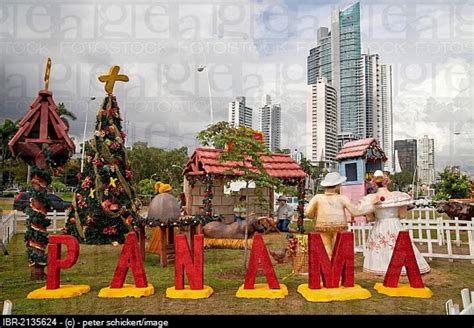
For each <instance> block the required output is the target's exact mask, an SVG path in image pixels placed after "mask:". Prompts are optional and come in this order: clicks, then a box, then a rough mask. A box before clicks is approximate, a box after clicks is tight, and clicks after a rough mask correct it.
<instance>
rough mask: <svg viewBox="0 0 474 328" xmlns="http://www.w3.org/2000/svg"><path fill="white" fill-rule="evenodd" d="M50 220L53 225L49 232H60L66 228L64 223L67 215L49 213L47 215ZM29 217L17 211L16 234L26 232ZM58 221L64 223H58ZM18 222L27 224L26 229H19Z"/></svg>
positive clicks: (54, 212)
mask: <svg viewBox="0 0 474 328" xmlns="http://www.w3.org/2000/svg"><path fill="white" fill-rule="evenodd" d="M47 216H48V219H50V220H51V225H50V226H49V227H48V232H59V231H61V229H62V228H63V227H64V221H65V219H66V213H65V212H56V211H53V212H48V214H47ZM27 218H28V216H27V215H26V214H25V213H23V212H19V211H15V222H16V223H15V227H16V231H15V233H25V232H26V219H27ZM58 221H62V222H60V223H58ZM17 222H25V224H24V227H23V226H21V227H17Z"/></svg>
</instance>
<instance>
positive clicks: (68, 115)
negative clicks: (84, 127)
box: [58, 103, 77, 128]
mask: <svg viewBox="0 0 474 328" xmlns="http://www.w3.org/2000/svg"><path fill="white" fill-rule="evenodd" d="M58 115H59V117H61V120H63V122H64V124H66V126H67V127H68V128H69V120H68V119H71V120H73V121H75V120H76V119H77V116H76V114H74V113H73V112H71V111H69V110H68V109H67V108H66V105H64V103H59V104H58Z"/></svg>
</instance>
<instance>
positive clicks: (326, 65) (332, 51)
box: [308, 2, 366, 138]
mask: <svg viewBox="0 0 474 328" xmlns="http://www.w3.org/2000/svg"><path fill="white" fill-rule="evenodd" d="M360 56H361V40H360V5H359V3H358V2H357V3H355V4H353V5H351V6H349V7H347V8H345V9H343V10H336V11H334V12H333V13H332V17H331V31H329V30H328V28H327V27H321V28H319V29H318V33H317V45H316V47H315V48H313V49H311V50H310V54H309V56H308V84H309V85H312V84H316V83H317V81H318V79H319V78H321V77H325V78H326V80H327V83H328V84H329V85H331V86H332V87H333V88H334V89H335V90H336V93H337V108H338V111H337V112H338V133H343V134H347V133H350V134H354V135H357V136H358V137H359V138H365V135H366V134H365V124H366V123H365V109H364V108H362V105H361V101H360V100H361V81H360Z"/></svg>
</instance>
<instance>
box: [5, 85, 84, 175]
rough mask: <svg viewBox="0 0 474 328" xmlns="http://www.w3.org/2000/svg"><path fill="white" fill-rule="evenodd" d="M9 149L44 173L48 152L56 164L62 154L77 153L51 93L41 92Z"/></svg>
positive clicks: (47, 91)
mask: <svg viewBox="0 0 474 328" xmlns="http://www.w3.org/2000/svg"><path fill="white" fill-rule="evenodd" d="M43 145H47V146H46V147H43ZM8 146H9V147H10V150H11V151H12V153H13V155H14V156H16V155H18V156H19V157H20V158H22V159H23V160H24V161H25V162H27V163H28V164H30V165H37V166H38V167H41V168H43V169H45V168H46V156H45V151H46V150H48V151H49V152H50V153H51V155H52V159H53V160H54V158H55V157H57V156H58V155H59V154H63V153H65V152H74V149H75V146H74V142H73V141H72V140H71V139H70V138H69V136H68V127H67V126H66V124H64V122H63V121H62V119H61V118H60V117H59V115H58V113H57V106H56V104H55V103H54V100H53V93H52V92H51V91H49V90H40V91H39V93H38V96H37V97H36V99H35V100H34V101H33V103H32V104H31V105H30V109H29V111H28V112H27V113H26V115H25V116H24V117H23V119H22V120H21V121H20V124H19V129H18V132H17V133H16V134H15V135H14V136H13V138H12V139H11V140H10V142H9V143H8Z"/></svg>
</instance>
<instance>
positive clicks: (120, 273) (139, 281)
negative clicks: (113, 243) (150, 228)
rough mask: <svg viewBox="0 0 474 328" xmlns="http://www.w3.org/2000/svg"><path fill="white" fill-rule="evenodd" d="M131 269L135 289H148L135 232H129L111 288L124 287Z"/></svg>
mask: <svg viewBox="0 0 474 328" xmlns="http://www.w3.org/2000/svg"><path fill="white" fill-rule="evenodd" d="M129 268H130V269H131V270H132V274H133V279H134V281H135V287H137V288H145V287H147V286H148V281H147V278H146V273H145V268H144V266H143V260H142V256H141V252H140V247H139V246H138V239H137V235H136V234H135V232H129V233H128V234H127V236H126V237H125V244H124V245H123V248H122V253H120V257H119V261H118V263H117V268H116V269H115V273H114V276H113V278H112V282H111V283H110V288H122V287H123V284H124V282H125V278H126V277H127V273H128V269H129Z"/></svg>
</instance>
